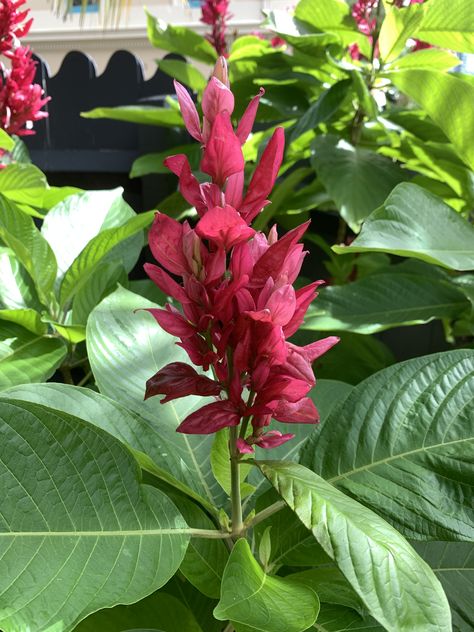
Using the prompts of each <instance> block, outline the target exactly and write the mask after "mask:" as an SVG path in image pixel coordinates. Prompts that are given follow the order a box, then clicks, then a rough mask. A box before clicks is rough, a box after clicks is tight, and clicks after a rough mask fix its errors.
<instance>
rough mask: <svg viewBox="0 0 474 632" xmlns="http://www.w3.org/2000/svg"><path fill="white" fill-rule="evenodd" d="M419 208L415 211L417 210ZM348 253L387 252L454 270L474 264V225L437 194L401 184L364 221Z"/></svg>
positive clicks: (343, 249)
mask: <svg viewBox="0 0 474 632" xmlns="http://www.w3.org/2000/svg"><path fill="white" fill-rule="evenodd" d="M414 209H416V213H415V212H414ZM333 250H334V251H335V252H337V253H339V254H343V253H345V252H351V251H352V252H388V253H390V254H394V255H399V256H404V257H414V258H416V259H422V260H423V261H427V262H428V263H434V264H436V265H440V266H444V267H446V268H451V269H454V270H472V268H473V267H474V227H473V226H472V225H471V224H469V223H468V222H467V221H466V220H465V219H463V218H462V217H461V216H460V215H459V214H458V213H456V212H455V211H453V209H452V208H450V207H449V206H447V205H446V204H444V202H443V201H442V200H441V199H440V198H439V197H438V196H436V195H433V194H432V193H429V192H428V191H426V190H425V189H422V188H421V187H419V186H417V185H415V184H408V183H404V184H400V185H399V186H398V187H396V189H395V190H394V191H393V192H392V194H391V195H390V196H389V197H388V198H387V200H386V202H385V204H384V205H383V206H382V207H380V208H378V209H377V210H376V211H374V212H373V213H372V214H371V215H370V216H369V217H368V218H367V220H366V221H365V223H364V226H363V227H362V231H361V233H360V235H359V236H358V237H356V239H355V240H354V241H353V242H352V244H351V245H350V246H349V247H344V246H333Z"/></svg>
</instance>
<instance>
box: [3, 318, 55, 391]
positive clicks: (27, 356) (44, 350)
mask: <svg viewBox="0 0 474 632" xmlns="http://www.w3.org/2000/svg"><path fill="white" fill-rule="evenodd" d="M66 355H67V349H66V346H65V344H64V342H62V341H61V340H60V339H59V338H50V337H46V336H40V335H38V334H33V333H32V332H31V331H27V330H26V329H24V328H23V327H20V326H19V325H17V324H16V323H10V322H7V321H3V322H1V326H0V390H4V389H6V388H10V387H11V386H15V385H17V384H29V383H31V382H44V381H45V380H47V379H48V378H50V377H51V376H52V375H53V373H54V372H55V370H56V369H57V368H58V366H59V365H60V364H61V362H62V361H63V360H64V358H65V357H66Z"/></svg>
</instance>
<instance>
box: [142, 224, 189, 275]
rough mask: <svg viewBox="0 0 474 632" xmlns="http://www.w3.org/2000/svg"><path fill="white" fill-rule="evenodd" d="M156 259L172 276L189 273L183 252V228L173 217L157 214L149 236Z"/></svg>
mask: <svg viewBox="0 0 474 632" xmlns="http://www.w3.org/2000/svg"><path fill="white" fill-rule="evenodd" d="M148 243H149V245H150V249H151V252H152V254H153V256H154V257H155V259H156V260H157V261H158V262H159V263H161V265H162V266H163V267H164V268H166V269H167V270H169V271H170V272H171V273H172V274H178V275H180V276H182V275H183V274H184V273H186V272H187V271H188V269H189V268H188V262H187V261H186V257H185V256H184V252H183V227H182V226H181V224H180V223H179V222H177V221H176V220H175V219H173V218H172V217H168V215H164V214H163V213H157V214H156V215H155V219H154V220H153V224H152V227H151V229H150V233H149V236H148Z"/></svg>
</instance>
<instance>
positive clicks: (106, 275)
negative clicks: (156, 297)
mask: <svg viewBox="0 0 474 632" xmlns="http://www.w3.org/2000/svg"><path fill="white" fill-rule="evenodd" d="M126 245H127V241H126V242H125V244H124V246H126ZM127 282H128V279H127V272H126V270H125V269H124V267H123V265H122V262H120V261H102V262H101V264H100V268H99V269H98V271H97V274H92V275H91V276H90V277H89V278H88V280H87V281H86V283H85V284H84V285H83V286H82V287H81V288H80V290H79V291H78V292H77V294H76V295H75V297H74V300H73V302H72V322H73V323H75V324H80V325H85V324H86V323H87V319H88V318H89V314H90V313H91V311H92V310H93V309H94V307H95V306H96V305H98V304H99V303H100V301H101V300H102V299H103V298H105V297H106V296H107V295H108V294H110V293H111V292H113V291H114V290H115V289H116V288H117V285H119V284H120V285H123V286H127ZM155 287H156V286H155Z"/></svg>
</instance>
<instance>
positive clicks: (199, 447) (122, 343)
mask: <svg viewBox="0 0 474 632" xmlns="http://www.w3.org/2000/svg"><path fill="white" fill-rule="evenodd" d="M149 307H157V306H156V305H154V304H153V303H151V302H150V301H148V300H146V299H144V298H143V297H141V296H138V295H137V294H133V293H132V292H128V291H127V290H124V289H122V288H120V289H118V290H117V291H116V292H114V293H113V294H111V295H110V296H108V297H107V298H106V299H104V300H103V301H102V302H101V303H100V304H99V305H98V306H97V307H96V308H95V309H94V311H93V312H92V314H91V316H90V317H89V321H88V326H87V348H88V354H89V359H90V363H91V366H92V370H93V372H94V376H95V379H96V382H97V385H98V387H99V389H100V391H101V392H102V393H103V394H104V395H107V396H109V397H110V398H112V399H114V400H116V401H118V402H120V403H121V404H123V405H125V406H126V407H127V408H130V409H131V410H133V411H134V412H136V413H137V414H138V415H140V416H141V417H143V418H144V420H146V421H147V422H148V425H150V426H151V428H150V430H149V433H148V435H147V438H146V439H145V440H144V441H145V444H148V445H149V449H146V450H145V451H146V452H147V454H148V455H149V456H150V457H151V459H153V462H154V463H155V464H156V465H158V466H159V467H160V468H162V469H164V470H167V471H169V472H170V473H171V474H172V475H173V476H174V477H175V478H176V479H178V480H179V481H180V482H181V483H184V484H185V485H186V486H187V487H189V488H190V489H191V490H193V491H194V493H195V494H197V495H199V496H200V497H202V499H203V501H204V502H206V503H207V504H208V505H209V507H210V508H211V507H213V506H214V505H216V504H219V501H220V500H223V498H224V495H223V492H222V490H221V489H220V486H219V484H218V483H217V481H216V480H215V479H214V477H213V475H212V471H211V466H210V454H211V447H212V441H213V439H214V437H213V436H212V435H186V434H180V433H177V432H176V428H177V426H178V425H179V424H180V423H181V421H183V419H184V418H185V417H186V416H187V415H188V414H189V413H191V412H192V411H193V410H195V409H196V408H198V407H199V406H201V405H203V404H204V402H205V400H203V399H202V398H198V397H186V398H182V399H178V400H176V401H173V402H168V403H167V404H165V405H161V404H160V402H159V398H158V397H152V398H150V399H148V400H147V401H143V397H144V393H145V383H146V381H147V380H148V379H149V378H150V377H151V376H152V375H154V374H155V373H156V372H157V371H158V370H159V369H161V368H162V367H163V366H164V365H165V364H167V363H168V362H176V361H182V362H186V360H187V355H186V353H185V352H184V351H183V350H182V349H180V347H178V346H176V344H175V340H176V339H175V338H174V337H173V336H171V335H169V334H167V333H166V332H165V331H163V330H162V329H161V327H159V325H158V324H157V323H156V321H155V320H154V319H153V317H152V316H151V315H150V314H148V313H147V312H146V311H143V309H146V308H149ZM140 308H143V309H140ZM137 309H138V310H140V311H138V312H136V311H135V310H137ZM152 430H153V432H152Z"/></svg>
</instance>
